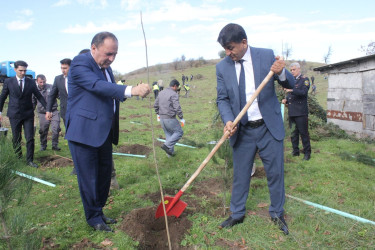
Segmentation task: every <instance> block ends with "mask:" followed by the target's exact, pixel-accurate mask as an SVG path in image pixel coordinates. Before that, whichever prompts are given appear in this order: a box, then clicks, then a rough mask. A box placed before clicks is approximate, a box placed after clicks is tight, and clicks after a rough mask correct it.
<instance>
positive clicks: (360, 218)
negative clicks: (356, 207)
mask: <svg viewBox="0 0 375 250" xmlns="http://www.w3.org/2000/svg"><path fill="white" fill-rule="evenodd" d="M286 196H287V197H289V198H291V199H293V200H297V201H300V202H302V203H305V204H307V205H309V206H313V207H316V208H320V209H322V210H325V211H328V212H331V213H335V214H338V215H341V216H344V217H347V218H350V219H353V220H356V221H360V222H363V223H369V224H372V225H375V222H374V221H371V220H368V219H364V218H362V217H358V216H355V215H353V214H349V213H345V212H342V211H340V210H337V209H333V208H330V207H326V206H323V205H320V204H317V203H313V202H310V201H306V200H302V199H300V198H297V197H294V196H291V195H289V194H287V195H286Z"/></svg>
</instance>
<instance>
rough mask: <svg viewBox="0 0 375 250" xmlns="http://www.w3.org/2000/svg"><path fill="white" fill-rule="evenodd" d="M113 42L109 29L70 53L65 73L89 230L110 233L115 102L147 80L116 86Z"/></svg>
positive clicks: (142, 90) (141, 90)
mask: <svg viewBox="0 0 375 250" xmlns="http://www.w3.org/2000/svg"><path fill="white" fill-rule="evenodd" d="M117 50H118V41H117V38H116V36H115V35H114V34H112V33H110V32H101V33H98V34H96V35H95V36H94V38H93V39H92V42H91V52H89V53H85V54H80V55H78V56H76V57H75V58H74V59H73V61H72V63H71V65H70V70H69V74H68V93H69V95H68V107H67V112H66V116H65V119H66V135H65V138H66V139H67V140H68V143H69V149H70V152H71V154H72V158H73V161H74V166H75V167H76V170H77V179H78V186H79V190H80V194H81V199H82V203H83V208H84V211H85V216H86V221H87V223H88V224H89V225H90V226H91V227H93V228H94V229H95V230H101V231H106V232H111V231H112V229H111V228H110V227H109V226H108V225H107V224H113V223H116V220H114V219H111V218H108V217H106V216H105V215H104V214H103V207H104V205H105V203H106V201H107V198H108V191H109V187H110V182H111V169H112V143H114V144H117V143H118V136H119V101H124V100H125V99H126V98H127V97H131V96H142V97H145V96H146V95H147V94H149V93H150V91H151V89H150V87H149V86H148V85H147V84H144V83H142V84H139V85H138V86H137V87H131V86H126V85H117V84H116V83H115V79H114V76H113V73H112V69H111V67H110V65H111V63H112V62H113V61H114V60H115V57H116V55H117Z"/></svg>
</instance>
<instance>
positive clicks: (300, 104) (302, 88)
mask: <svg viewBox="0 0 375 250" xmlns="http://www.w3.org/2000/svg"><path fill="white" fill-rule="evenodd" d="M309 89H310V81H309V78H307V77H303V76H301V75H300V76H298V77H297V78H296V83H295V85H294V88H293V91H292V92H289V93H288V95H287V98H286V99H287V104H288V115H289V116H303V115H308V114H309V109H308V105H307V97H308V93H309Z"/></svg>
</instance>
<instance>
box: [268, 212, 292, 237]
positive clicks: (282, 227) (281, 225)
mask: <svg viewBox="0 0 375 250" xmlns="http://www.w3.org/2000/svg"><path fill="white" fill-rule="evenodd" d="M271 220H272V221H273V222H274V223H275V225H279V228H280V230H281V231H283V233H284V234H285V235H288V234H289V229H288V225H287V224H286V222H285V219H284V215H282V216H280V217H275V218H271Z"/></svg>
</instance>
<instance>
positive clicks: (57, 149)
mask: <svg viewBox="0 0 375 250" xmlns="http://www.w3.org/2000/svg"><path fill="white" fill-rule="evenodd" d="M52 150H55V151H60V150H61V148H59V147H57V146H56V147H52Z"/></svg>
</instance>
